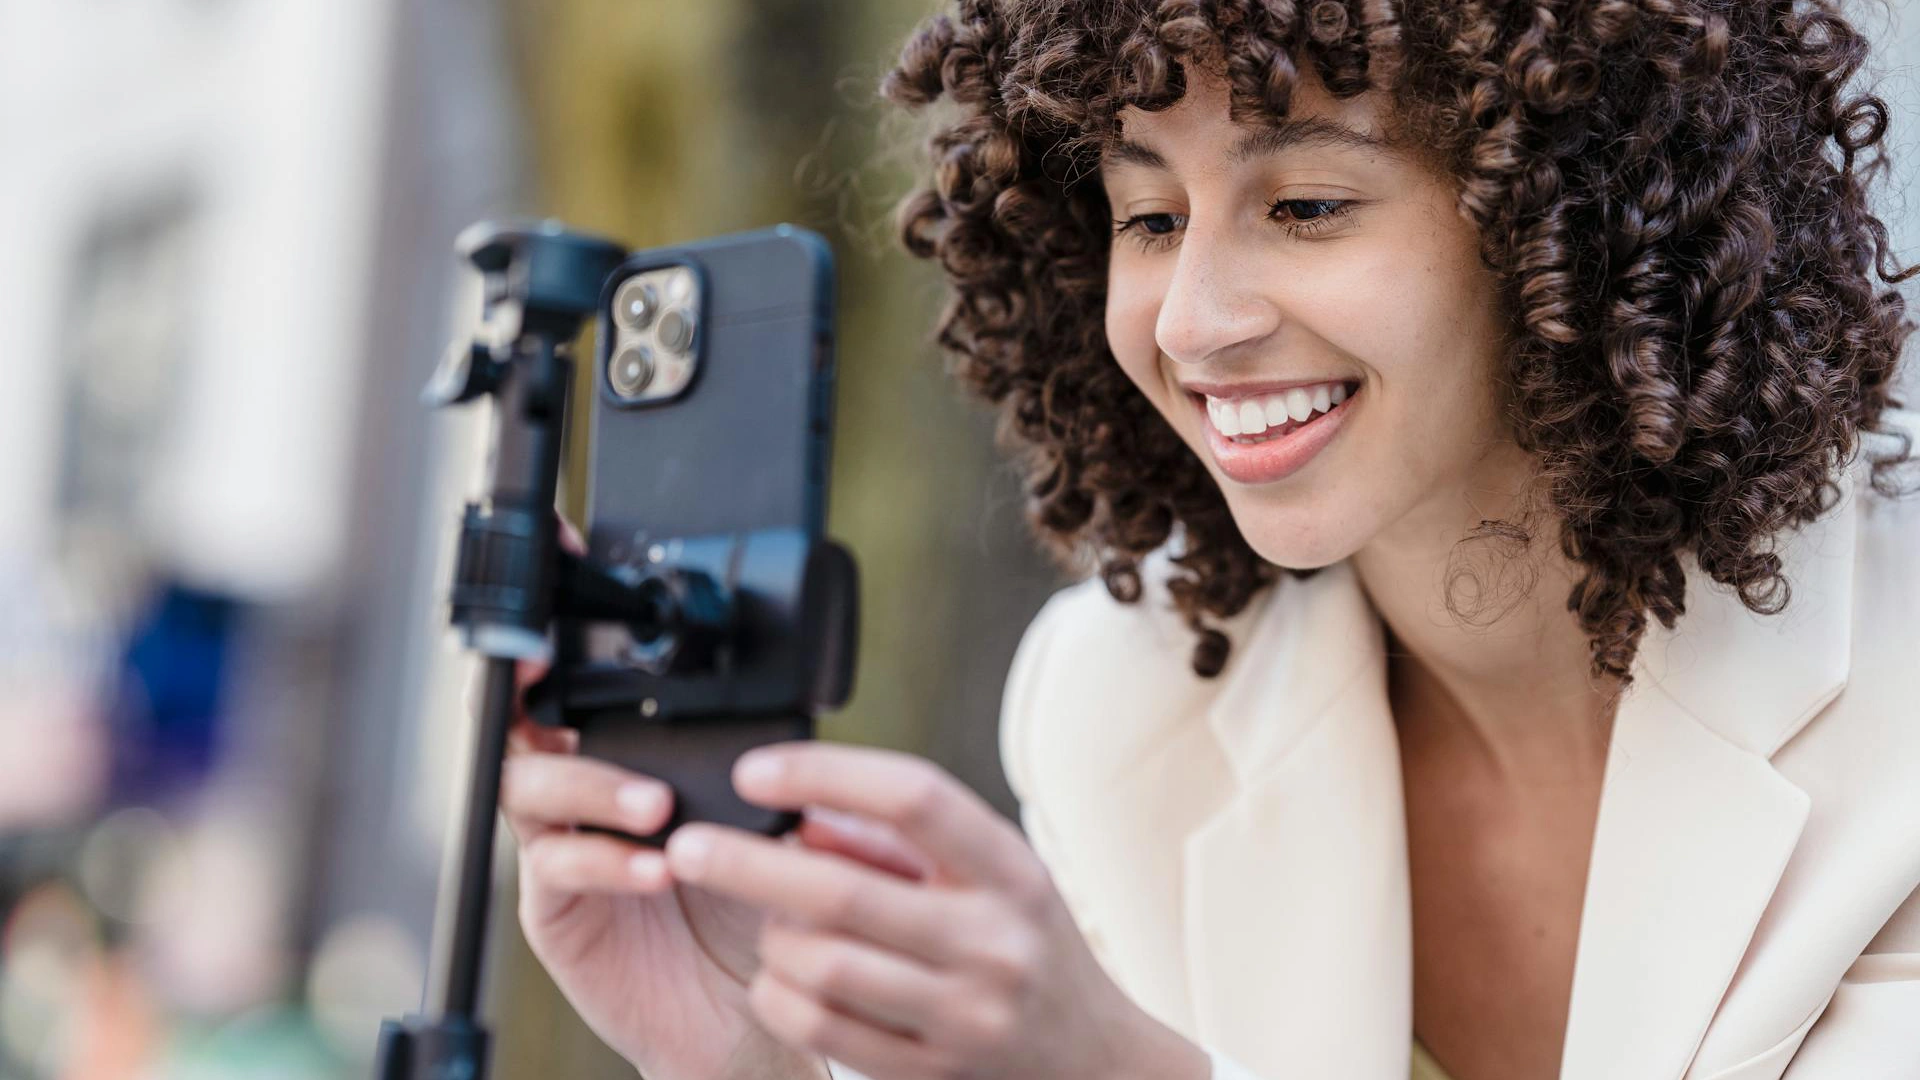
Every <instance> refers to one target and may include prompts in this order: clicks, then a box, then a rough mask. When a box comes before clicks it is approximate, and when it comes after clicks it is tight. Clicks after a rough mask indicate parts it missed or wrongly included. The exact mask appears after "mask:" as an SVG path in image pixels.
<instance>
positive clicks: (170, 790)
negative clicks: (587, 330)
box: [0, 0, 1920, 1080]
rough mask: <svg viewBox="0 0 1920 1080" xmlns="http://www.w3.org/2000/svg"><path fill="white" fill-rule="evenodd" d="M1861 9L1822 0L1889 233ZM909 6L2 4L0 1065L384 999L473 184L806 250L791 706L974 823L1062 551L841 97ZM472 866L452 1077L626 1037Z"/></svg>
mask: <svg viewBox="0 0 1920 1080" xmlns="http://www.w3.org/2000/svg"><path fill="white" fill-rule="evenodd" d="M1898 6H1900V7H1901V8H1902V9H1903V10H1901V11H1900V12H1898V13H1895V14H1891V15H1890V14H1888V12H1889V8H1887V7H1884V6H1875V5H1873V4H1865V5H1862V7H1863V10H1862V12H1861V18H1862V20H1863V22H1864V23H1865V24H1867V25H1868V27H1869V28H1870V30H1871V32H1873V33H1875V34H1876V35H1877V37H1878V40H1879V41H1880V42H1881V44H1882V55H1881V56H1880V57H1879V58H1878V62H1877V64H1876V66H1875V68H1874V69H1873V71H1872V72H1871V74H1872V76H1873V78H1874V79H1875V80H1876V81H1877V83H1878V85H1879V88H1880V90H1881V92H1882V93H1883V94H1885V95H1886V96H1887V97H1888V98H1889V99H1890V100H1891V101H1892V102H1893V103H1894V106H1895V109H1896V114H1897V119H1896V124H1895V127H1894V132H1895V140H1896V142H1897V143H1898V144H1899V145H1898V146H1897V147H1896V152H1897V154H1898V155H1899V156H1898V158H1897V161H1898V166H1899V170H1900V172H1899V174H1898V175H1897V176H1896V177H1895V178H1894V179H1893V182H1891V183H1890V184H1888V185H1886V187H1885V188H1884V189H1883V195H1884V196H1885V197H1886V199H1887V203H1886V205H1884V206H1883V210H1884V212H1885V213H1886V214H1887V215H1888V217H1889V218H1890V220H1891V222H1892V223H1893V224H1894V226H1895V228H1896V230H1897V238H1896V239H1897V241H1898V249H1899V251H1900V253H1901V254H1903V255H1905V256H1906V257H1907V258H1908V259H1912V258H1913V257H1914V256H1915V254H1916V253H1920V208H1909V207H1908V206H1907V205H1905V200H1904V197H1903V193H1904V192H1905V191H1908V190H1913V189H1915V181H1916V180H1920V72H1917V71H1916V68H1917V67H1920V9H1916V8H1915V7H1914V6H1913V5H1911V4H1904V5H1898ZM934 7H935V5H934V4H932V3H931V2H929V0H911V2H907V0H840V2H838V3H833V4H823V3H801V2H792V0H780V2H775V0H758V2H749V0H406V2H394V0H0V145H4V147H5V149H6V167H5V168H4V169H3V170H0V220H4V235H5V237H6V241H7V243H6V247H7V258H6V259H5V260H4V261H0V315H3V316H4V318H3V319H0V322H3V323H4V326H5V328H6V330H7V341H8V347H7V350H6V356H5V358H4V360H0V373H4V375H5V377H6V378H5V384H4V392H0V461H4V462H5V463H6V465H5V468H4V469H0V1080H15V1078H20V1080H28V1078H33V1080H38V1078H49V1080H51V1078H60V1080H120V1078H133V1077H141V1078H149V1077H163V1078H176V1077H182V1078H184V1077H195V1078H199V1077H227V1076H233V1077H241V1076H245V1077H289V1078H308V1077H312V1078H334V1077H343V1078H344V1077H359V1076H366V1075H367V1074H368V1069H369V1065H370V1062H371V1057H372V1053H373V1045H374V1037H375V1033H376V1030H377V1028H378V1023H379V1020H380V1018H381V1017H382V1016H383V1015H398V1014H400V1013H403V1012H406V1011H409V1010H411V1009H413V1008H415V1007H417V1005H418V1004H419V994H420V987H421V980H422V977H423V975H424V971H425V955H426V950H427V946H426V943H427V938H428V931H429V926H430V922H431V918H432V911H433V900H434V889H435V878H436V874H437V869H438V866H439V864H440V858H441V846H442V842H443V839H444V835H445V830H446V826H447V822H448V819H449V816H450V812H451V811H452V809H453V808H454V806H455V799H456V796H457V794H458V792H457V790H456V789H457V787H458V783H459V779H460V772H461V764H462V762H463V760H464V754H465V749H464V747H465V740H466V739H467V738H468V735H469V730H468V729H469V722H468V712H467V709H466V706H465V704H464V702H463V691H464V687H465V684H466V677H467V670H468V660H467V659H466V656H465V654H463V653H462V652H460V651H459V650H458V649H457V648H456V647H455V645H454V643H453V641H452V640H451V638H450V636H449V634H448V633H447V631H446V630H445V618H446V616H445V605H444V602H443V601H444V596H445V589H446V582H447V580H448V575H449V570H448V566H449V562H448V560H449V551H450V542H451V539H452V535H453V530H454V528H455V526H456V524H457V520H458V509H459V506H460V503H461V501H462V499H463V498H465V497H466V496H467V495H468V494H469V493H470V491H471V490H472V484H473V480H474V477H475V475H476V468H477V465H478V458H479V454H480V451H481V449H482V447H483V446H484V441H483V440H484V430H483V428H484V425H483V421H484V413H483V412H482V411H481V410H478V409H472V410H466V411H464V412H460V411H440V412H429V411H428V410H426V409H425V408H424V407H422V406H421V405H420V404H419V403H418V394H419V391H420V388H421V387H422V385H423V384H424V383H425V382H426V380H427V376H428V373H429V372H430V371H431V369H432V367H433V365H434V363H435V362H436V360H437V359H438V357H439V354H440V352H441V350H442V348H443V347H444V345H445V344H446V342H447V340H448V339H449V338H450V337H451V335H452V334H453V332H454V330H455V328H456V327H460V326H464V325H466V323H467V322H468V320H470V319H471V318H472V315H473V313H474V311H475V309H476V307H477V297H476V296H475V295H474V290H473V286H472V283H471V282H470V281H467V280H464V279H463V277H462V276H461V275H459V274H457V273H456V270H457V269H458V267H457V265H456V263H455V260H454V256H453V250H452V243H453V238H454V236H455V234H456V233H457V232H458V231H459V230H460V229H461V228H462V227H463V226H465V225H467V224H468V223H470V222H472V221H474V220H477V219H480V218H484V217H490V216H506V215H526V214H533V215H542V216H545V215H551V216H556V217H560V218H563V219H565V220H566V221H567V222H569V223H570V224H572V225H574V226H576V227H579V228H583V229H587V230H590V231H596V232H600V233H603V234H606V235H610V236H614V237H618V238H620V239H622V240H623V241H625V242H626V243H627V244H628V245H629V246H631V247H634V248H640V247H647V246H652V245H655V244H661V243H667V242H672V241H678V240H685V239H691V238H695V237H699V236H704V235H710V234H715V233H723V232H733V231H738V230H742V229H748V228H755V227H759V226H763V225H767V224H771V223H774V222H777V221H791V222H795V223H798V224H802V225H806V226H808V227H811V228H813V229H816V230H818V231H820V232H822V233H824V234H826V235H827V236H828V237H829V238H830V239H831V240H832V242H833V244H834V246H835V248H836V252H837V255H838V259H839V274H840V277H839V292H840V298H841V305H840V342H841V345H840V351H839V387H838V400H837V403H836V406H835V412H836V416H837V420H838V425H839V426H838V429H837V430H836V432H835V436H834V454H835V456H834V465H833V475H832V497H831V512H830V515H829V531H830V532H831V533H832V535H834V536H835V537H837V538H839V539H840V540H842V541H843V542H844V543H846V544H847V545H848V546H849V547H850V548H851V549H852V550H853V551H854V553H855V555H856V557H857V558H858V559H859V561H860V564H861V572H862V578H863V586H862V589H863V594H864V601H865V606H864V611H863V615H862V619H863V630H862V639H863V640H862V650H861V654H860V666H859V669H858V674H857V678H856V683H855V691H854V696H853V699H852V700H851V702H850V703H849V704H848V705H847V707H846V708H844V709H843V710H840V711H838V712H836V713H833V714H830V715H828V716H826V717H824V718H823V720H822V723H821V734H822V735H823V736H824V737H826V738H831V739H839V740H846V741H856V742H864V743H872V744H878V745H884V746H890V747H895V748H898V749H904V750H909V751H913V752H916V753H921V754H925V755H927V756H929V757H931V758H933V759H934V760H937V761H939V762H941V763H942V764H944V765H945V766H947V767H948V768H949V769H951V770H952V771H953V772H955V773H956V774H958V775H959V776H961V777H962V778H964V779H966V780H967V781H968V782H970V783H971V784H973V785H974V786H975V787H976V788H977V789H978V790H980V791H981V792H983V793H984V794H986V795H987V797H988V798H990V799H991V800H992V801H993V802H994V803H995V804H996V805H998V806H1000V807H1001V808H1002V809H1003V810H1005V811H1006V812H1008V813H1009V814H1011V813H1012V811H1013V809H1014V807H1013V803H1012V800H1011V798H1010V797H1009V795H1008V793H1007V791H1006V788H1005V784H1004V781H1003V779H1002V777H1001V773H1000V766H999V762H998V758H997V754H996V752H995V724H996V718H997V710H998V705H999V697H1000V688H1001V681H1002V678H1003V677H1004V675H1005V672H1006V666H1007V663H1008V661H1009V659H1010V658H1011V655H1012V651H1013V647H1014V644H1015V642H1016V641H1017V640H1018V637H1019V634H1020V631H1021V630H1022V629H1023V627H1024V626H1025V624H1026V621H1027V619H1028V618H1029V617H1030V616H1031V615H1032V613H1033V611H1034V610H1035V609H1036V608H1037V607H1038V606H1039V604H1040V603H1041V601H1042V600H1043V599H1044V598H1045V596H1046V595H1047V593H1048V592H1050V591H1051V590H1052V589H1053V588H1055V587H1057V586H1059V585H1060V584H1062V583H1063V579H1062V577H1061V576H1060V575H1059V574H1057V573H1056V572H1054V571H1052V570H1050V569H1049V568H1048V567H1046V566H1045V564H1044V563H1043V562H1042V561H1041V560H1040V559H1039V557H1038V556H1037V555H1036V554H1035V553H1034V552H1033V550H1032V548H1031V545H1030V544H1029V542H1028V540H1027V538H1026V534H1025V531H1024V527H1023V525H1022V523H1021V518H1020V491H1019V486H1018V484H1017V483H1016V482H1015V480H1014V477H1013V475H1012V473H1011V472H1010V470H1009V468H1008V467H1007V466H1005V465H1003V464H1001V463H1000V462H999V460H998V459H997V457H996V456H995V454H994V452H993V449H992V439H991V430H992V422H991V417H990V416H989V415H988V414H987V413H986V412H985V411H984V409H983V408H981V407H978V406H974V405H971V404H969V403H967V402H965V401H963V400H962V399H961V398H960V397H959V396H958V394H957V393H956V392H955V390H954V389H953V388H952V387H950V386H949V385H948V384H947V383H946V382H945V376H944V373H943V369H942V362H941V359H940V357H939V354H938V352H937V351H936V350H935V349H934V348H933V346H932V345H931V343H930V340H929V328H930V326H931V320H932V318H933V316H934V313H935V311H936V310H937V307H938V304H939V300H940V292H939V285H938V282H937V280H936V278H935V277H934V275H933V274H932V273H931V272H930V270H929V268H927V267H925V266H922V265H919V264H917V263H915V262H913V261H912V260H910V259H908V258H907V257H906V256H905V255H904V254H902V253H899V252H898V251H897V250H896V249H895V247H894V243H893V237H892V229H891V221H890V216H889V215H890V210H891V207H892V204H893V202H894V200H895V199H896V198H897V197H898V196H899V195H901V194H902V193H903V192H904V191H905V190H906V189H907V187H908V186H909V183H910V178H911V169H912V167H913V164H914V162H915V161H916V159H917V154H918V145H917V144H918V138H917V135H916V132H915V129H914V127H913V125H912V124H911V122H909V121H905V120H903V119H901V118H898V117H894V116H891V115H890V112H889V110H888V109H886V108H885V107H883V106H882V105H881V104H880V103H879V102H878V101H877V100H876V98H875V93H874V91H875V87H876V85H877V82H878V80H879V77H880V75H881V74H882V73H883V72H884V71H885V70H886V68H887V67H888V65H889V64H890V62H891V60H892V58H893V56H894V54H895V53H896V52H897V50H898V48H899V45H900V43H901V41H902V40H903V39H904V37H905V35H906V34H907V33H908V31H909V30H910V29H911V28H912V26H913V25H914V24H915V23H917V22H918V21H919V20H920V19H921V18H922V17H924V16H925V15H926V14H927V13H929V12H930V11H931V10H933V9H934ZM1890 20H1891V21H1890ZM1915 302H1916V303H1920V295H1916V296H1915ZM578 450H579V446H578V445H576V446H575V457H576V459H577V458H578ZM579 496H580V493H579V492H577V491H569V492H564V493H563V501H564V502H566V503H567V505H568V506H569V507H570V508H572V509H574V510H575V511H577V510H578V508H579ZM502 856H503V857H502V858H501V859H499V860H498V862H497V877H498V882H499V889H498V893H497V895H498V897H499V899H498V901H497V903H496V907H495V916H496V917H495V919H494V932H493V941H492V943H491V945H490V953H489V956H490V963H489V966H488V972H489V980H488V991H487V1000H488V1008H489V1011H490V1014H491V1016H492V1018H493V1022H494V1024H495V1032H496V1039H497V1043H496V1052H495V1056H494V1075H496V1076H498V1077H502V1078H506V1080H514V1078H522V1077H533V1076H540V1075H564V1076H568V1077H573V1078H579V1080H590V1078H594V1077H622V1076H631V1075H632V1070H631V1069H629V1068H627V1067H626V1066H624V1065H623V1064H622V1063H621V1062H620V1061H619V1060H618V1059H616V1058H614V1057H613V1056H612V1055H611V1054H609V1053H608V1052H606V1051H605V1050H604V1049H603V1048H601V1047H600V1046H599V1044H598V1043H597V1041H596V1040H595V1039H594V1038H593V1037H592V1036H591V1035H589V1034H588V1033H587V1032H586V1030H585V1029H584V1028H583V1027H582V1026H581V1025H580V1024H579V1023H578V1022H577V1021H576V1020H575V1019H574V1017H573V1015H572V1013H571V1011H570V1010H569V1009H568V1008H567V1006H566V1004H565V1002H564V1001H562V1000H561V999H560V997H559V996H558V994H557V993H556V992H555V991H554V990H553V988H552V986H551V984H550V983H548V982H547V980H546V979H545V978H544V976H543V975H542V974H541V972H540V970H539V968H538V966H537V965H536V964H535V963H534V962H533V960H532V958H531V957H530V955H529V954H528V953H527V952H526V950H525V947H524V945H523V944H522V943H521V942H520V940H519V936H518V930H517V927H516V925H515V922H514V918H513V907H514V902H515V898H514V896H513V874H512V863H511V859H510V857H508V856H507V853H506V850H505V848H504V846H503V849H502Z"/></svg>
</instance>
